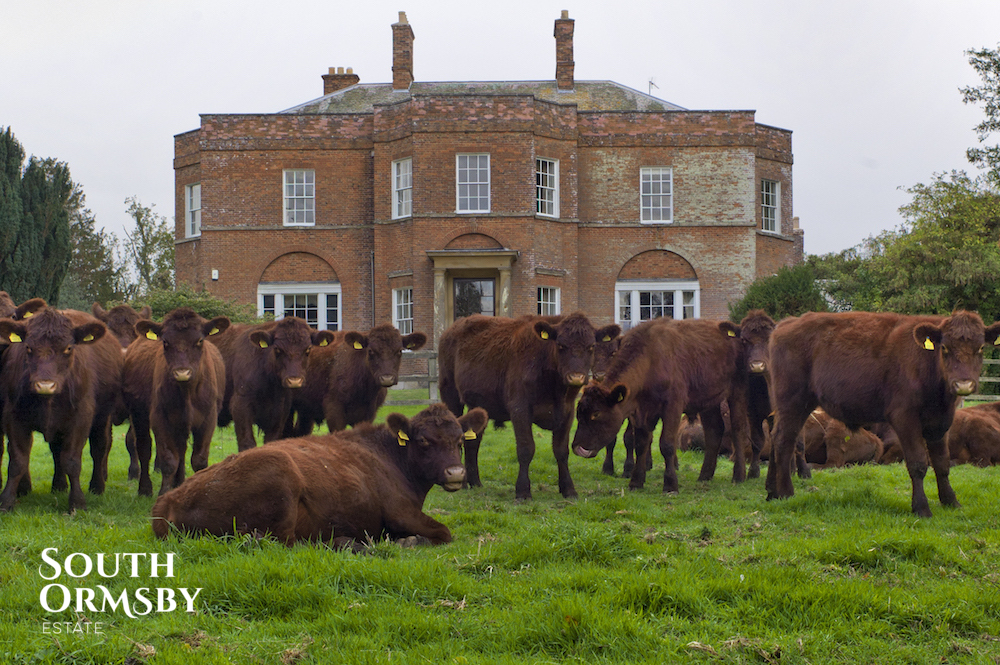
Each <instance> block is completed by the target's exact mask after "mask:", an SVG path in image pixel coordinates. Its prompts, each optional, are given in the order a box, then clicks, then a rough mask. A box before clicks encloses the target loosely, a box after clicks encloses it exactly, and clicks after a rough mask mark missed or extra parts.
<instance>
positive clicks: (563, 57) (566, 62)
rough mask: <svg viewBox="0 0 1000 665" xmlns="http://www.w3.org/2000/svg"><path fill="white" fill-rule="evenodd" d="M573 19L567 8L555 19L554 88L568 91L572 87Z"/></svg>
mask: <svg viewBox="0 0 1000 665" xmlns="http://www.w3.org/2000/svg"><path fill="white" fill-rule="evenodd" d="M573 23H574V21H573V19H571V18H570V17H569V10H566V9H564V10H562V16H561V17H559V18H557V19H556V29H555V33H554V35H553V36H554V37H555V38H556V88H557V89H558V90H565V91H570V90H572V89H573Z"/></svg>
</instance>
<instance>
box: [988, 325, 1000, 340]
mask: <svg viewBox="0 0 1000 665" xmlns="http://www.w3.org/2000/svg"><path fill="white" fill-rule="evenodd" d="M986 343H987V344H1000V321H997V322H995V323H994V324H993V325H991V326H986Z"/></svg>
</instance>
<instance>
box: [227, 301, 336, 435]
mask: <svg viewBox="0 0 1000 665" xmlns="http://www.w3.org/2000/svg"><path fill="white" fill-rule="evenodd" d="M331 341H333V333H332V332H330V331H329V330H313V329H312V328H310V327H309V324H307V323H306V322H305V321H304V320H303V319H300V318H298V317H294V316H286V317H285V318H283V319H281V320H280V321H271V322H268V323H262V324H255V325H234V326H230V327H229V329H228V330H226V331H225V332H223V333H222V334H220V335H219V336H218V338H216V339H213V343H214V344H215V345H216V346H218V347H219V351H221V352H222V357H223V359H224V360H225V364H226V392H225V398H224V401H223V405H222V409H221V410H220V411H219V418H218V423H219V426H220V427H225V426H226V425H228V424H229V423H230V422H232V423H233V425H234V429H235V430H236V445H237V447H238V448H239V450H247V449H249V448H253V447H254V446H256V445H257V439H256V438H255V437H254V433H253V426H254V425H257V426H258V427H260V429H261V431H262V433H263V435H264V441H265V442H267V441H274V440H275V439H280V438H281V437H282V436H283V434H284V432H285V427H286V423H287V422H288V420H289V418H290V414H291V412H292V398H293V395H294V393H295V391H297V390H301V389H302V387H303V385H304V384H305V383H306V372H307V370H308V366H309V355H310V353H311V352H312V349H313V347H318V346H326V345H328V344H330V342H331Z"/></svg>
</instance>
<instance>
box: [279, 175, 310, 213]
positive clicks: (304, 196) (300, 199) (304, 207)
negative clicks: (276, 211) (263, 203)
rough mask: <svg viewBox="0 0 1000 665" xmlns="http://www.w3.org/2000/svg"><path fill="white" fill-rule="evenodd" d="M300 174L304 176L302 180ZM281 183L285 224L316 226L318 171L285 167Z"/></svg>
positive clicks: (282, 211) (282, 210)
mask: <svg viewBox="0 0 1000 665" xmlns="http://www.w3.org/2000/svg"><path fill="white" fill-rule="evenodd" d="M299 176H302V179H301V181H300V180H299ZM289 179H291V180H289ZM281 183H282V188H281V192H282V207H281V218H282V223H283V224H284V225H285V226H315V225H316V171H314V170H313V169H285V170H284V171H283V172H282V177H281ZM300 203H301V207H300V205H299V204H300Z"/></svg>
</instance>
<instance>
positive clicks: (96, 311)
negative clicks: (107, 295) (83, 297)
mask: <svg viewBox="0 0 1000 665" xmlns="http://www.w3.org/2000/svg"><path fill="white" fill-rule="evenodd" d="M90 313H91V314H93V315H94V318H95V319H100V320H101V321H107V320H108V313H107V312H106V311H105V310H104V308H103V307H101V303H99V302H97V301H96V300H95V301H94V304H93V305H91V306H90Z"/></svg>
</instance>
